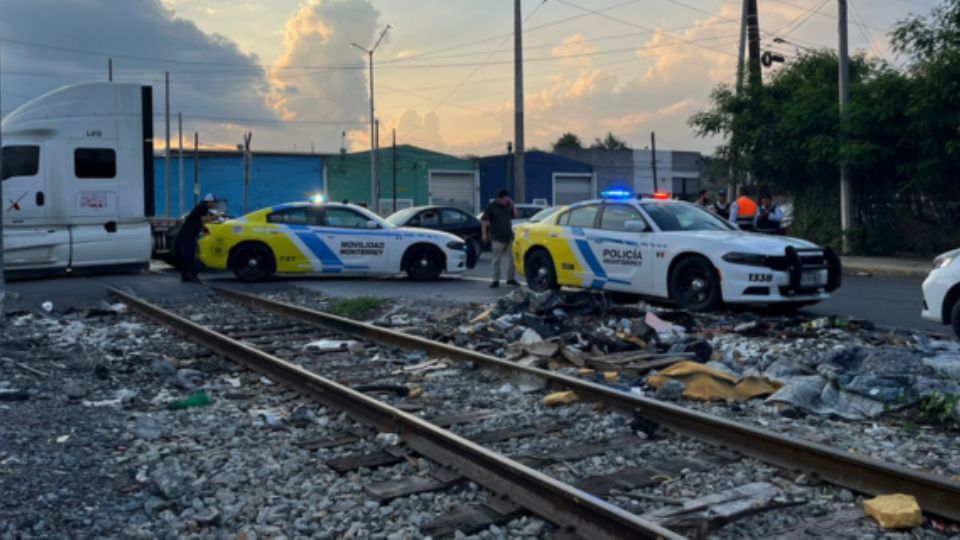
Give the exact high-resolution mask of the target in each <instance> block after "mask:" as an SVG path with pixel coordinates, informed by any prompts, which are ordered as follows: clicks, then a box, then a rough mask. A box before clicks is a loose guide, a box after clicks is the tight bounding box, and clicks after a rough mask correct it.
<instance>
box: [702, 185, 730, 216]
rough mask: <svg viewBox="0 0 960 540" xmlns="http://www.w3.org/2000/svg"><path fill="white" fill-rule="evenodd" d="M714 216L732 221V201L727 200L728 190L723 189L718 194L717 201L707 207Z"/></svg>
mask: <svg viewBox="0 0 960 540" xmlns="http://www.w3.org/2000/svg"><path fill="white" fill-rule="evenodd" d="M707 210H710V211H711V212H713V213H714V214H716V215H718V216H720V217H721V218H723V219H730V201H728V200H727V190H725V189H721V190H720V191H718V192H717V200H715V201H713V202H712V203H711V204H710V206H708V207H707Z"/></svg>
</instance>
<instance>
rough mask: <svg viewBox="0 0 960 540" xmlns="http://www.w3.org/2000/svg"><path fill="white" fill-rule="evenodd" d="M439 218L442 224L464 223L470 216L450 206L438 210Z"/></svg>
mask: <svg viewBox="0 0 960 540" xmlns="http://www.w3.org/2000/svg"><path fill="white" fill-rule="evenodd" d="M440 219H441V220H442V221H443V224H444V225H466V224H467V223H468V222H469V221H470V216H468V215H467V214H465V213H463V212H461V211H459V210H453V209H451V208H444V209H443V210H440Z"/></svg>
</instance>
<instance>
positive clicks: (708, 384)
mask: <svg viewBox="0 0 960 540" xmlns="http://www.w3.org/2000/svg"><path fill="white" fill-rule="evenodd" d="M668 380H673V381H676V382H679V383H681V384H683V386H684V390H683V397H685V398H687V399H695V400H701V401H715V400H722V401H746V400H748V399H753V398H755V397H761V396H769V395H770V394H773V393H774V392H776V391H777V390H779V389H780V388H781V387H782V386H783V385H782V384H781V383H779V382H776V381H771V380H769V379H767V378H764V377H755V376H750V377H743V378H739V379H738V378H737V377H733V376H731V375H730V374H728V373H724V372H722V371H719V370H716V369H713V368H711V367H709V366H705V365H703V364H698V363H697V362H689V361H684V362H678V363H676V364H674V365H672V366H670V367H668V368H666V369H664V370H663V371H661V372H660V373H658V374H656V375H652V376H650V377H649V378H648V379H647V382H649V383H650V385H651V386H653V387H654V388H659V387H660V386H661V385H662V384H664V383H665V382H667V381H668Z"/></svg>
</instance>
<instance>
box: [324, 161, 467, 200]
mask: <svg viewBox="0 0 960 540" xmlns="http://www.w3.org/2000/svg"><path fill="white" fill-rule="evenodd" d="M378 156H379V176H380V204H379V206H378V207H377V208H376V209H375V210H377V211H379V213H380V214H381V215H389V214H391V213H393V209H394V189H393V186H394V178H396V186H397V188H396V209H397V210H400V209H402V208H408V207H410V206H420V205H425V204H442V205H447V206H456V207H459V208H463V209H464V210H467V211H468V212H470V213H476V212H478V211H479V210H478V205H479V201H478V198H479V197H478V193H479V186H480V184H479V174H478V173H477V167H476V164H475V162H474V161H472V160H467V159H460V158H457V157H454V156H450V155H447V154H441V153H439V152H431V151H430V150H424V149H423V148H418V147H416V146H410V145H406V144H404V145H398V146H397V150H396V155H394V150H393V148H390V147H386V148H381V149H380V151H379V152H378ZM394 159H395V160H396V161H394ZM324 165H325V168H326V179H327V186H326V187H327V196H328V198H329V200H331V201H342V200H349V201H351V202H367V201H369V200H370V152H353V153H349V154H340V155H332V156H327V157H326V159H325V160H324ZM394 170H396V174H395V175H394Z"/></svg>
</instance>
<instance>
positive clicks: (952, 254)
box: [921, 249, 960, 337]
mask: <svg viewBox="0 0 960 540" xmlns="http://www.w3.org/2000/svg"><path fill="white" fill-rule="evenodd" d="M921 315H922V316H923V318H924V319H927V320H931V321H934V322H938V323H942V324H950V325H953V331H954V333H956V334H957V337H960V249H955V250H953V251H948V252H946V253H944V254H942V255H939V256H937V257H936V258H935V259H933V269H931V270H930V273H929V274H927V279H925V280H924V281H923V312H922V313H921Z"/></svg>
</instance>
